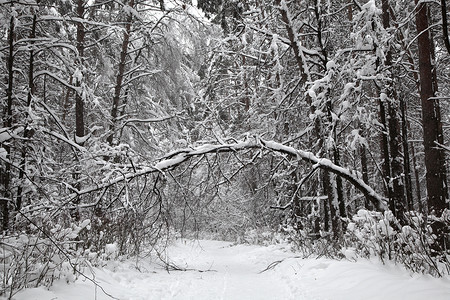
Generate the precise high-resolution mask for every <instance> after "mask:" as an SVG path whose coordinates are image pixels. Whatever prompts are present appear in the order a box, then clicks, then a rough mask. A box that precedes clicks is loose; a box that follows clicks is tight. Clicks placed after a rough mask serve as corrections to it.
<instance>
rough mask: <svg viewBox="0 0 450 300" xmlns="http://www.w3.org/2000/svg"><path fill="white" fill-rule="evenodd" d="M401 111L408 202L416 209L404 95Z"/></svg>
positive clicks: (408, 207) (411, 208) (401, 98)
mask: <svg viewBox="0 0 450 300" xmlns="http://www.w3.org/2000/svg"><path fill="white" fill-rule="evenodd" d="M400 112H401V119H402V144H403V169H404V170H405V172H404V173H405V191H406V204H407V206H406V207H407V209H408V210H414V206H413V195H412V179H411V165H410V157H409V145H408V123H407V122H408V121H407V118H406V102H405V100H404V99H403V97H400Z"/></svg>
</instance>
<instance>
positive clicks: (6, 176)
mask: <svg viewBox="0 0 450 300" xmlns="http://www.w3.org/2000/svg"><path fill="white" fill-rule="evenodd" d="M14 31H15V20H14V17H11V18H10V22H9V34H8V57H7V59H6V64H7V72H8V87H7V89H6V101H7V104H6V107H5V113H4V115H5V116H6V118H5V121H4V126H5V127H7V128H11V126H12V117H13V116H12V105H13V81H14V69H13V67H14ZM2 147H3V149H5V151H6V158H7V162H6V163H5V171H4V172H2V174H1V181H2V182H1V183H2V185H3V189H4V191H3V199H2V201H1V203H2V230H3V232H7V231H8V228H9V201H10V200H11V199H10V198H11V192H10V190H9V189H10V181H11V164H10V163H9V162H8V161H9V160H10V155H11V147H10V145H9V143H8V141H6V143H4V145H2Z"/></svg>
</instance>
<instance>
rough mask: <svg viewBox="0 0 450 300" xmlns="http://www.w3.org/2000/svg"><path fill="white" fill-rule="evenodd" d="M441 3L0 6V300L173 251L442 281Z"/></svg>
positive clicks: (116, 0)
mask: <svg viewBox="0 0 450 300" xmlns="http://www.w3.org/2000/svg"><path fill="white" fill-rule="evenodd" d="M446 2H448V1H446V0H434V1H422V0H421V1H419V0H415V1H404V0H401V1H395V0H272V1H269V0H244V1H237V0H229V1H223V0H198V1H191V0H158V1H156V0H0V25H1V26H0V74H1V75H0V76H1V80H0V97H1V99H2V101H1V103H0V108H1V110H0V114H1V121H2V125H1V126H2V127H1V129H0V172H1V173H0V221H1V223H0V227H1V237H0V269H1V272H0V298H1V297H5V298H6V299H13V297H14V295H16V294H17V293H18V292H20V291H21V290H23V289H25V288H33V287H50V286H52V285H53V284H54V283H55V282H58V281H60V280H63V281H67V282H74V281H76V280H78V279H84V280H88V279H89V278H90V277H89V276H88V275H86V274H87V273H89V272H88V270H89V269H92V268H94V267H100V268H101V267H102V266H104V265H105V264H108V263H110V262H111V260H117V261H119V260H121V259H126V258H128V259H130V258H133V259H137V260H139V259H145V258H148V257H152V259H156V258H158V259H160V260H161V262H164V263H165V264H166V268H170V267H172V268H173V265H171V264H170V263H169V260H168V259H166V258H165V256H164V255H163V254H162V253H163V252H164V249H165V248H166V246H168V245H171V244H172V243H173V241H175V240H177V239H180V238H183V239H197V238H201V239H209V240H211V239H213V240H221V241H228V242H233V243H250V244H259V245H276V244H278V245H279V244H286V245H289V247H290V251H293V253H296V255H298V256H302V257H325V258H327V259H335V260H342V259H344V260H345V259H347V260H358V259H370V260H373V259H377V260H378V261H380V262H382V263H394V264H397V265H398V266H401V268H404V269H406V270H408V272H411V273H417V274H426V275H427V276H433V277H448V276H449V275H450V210H449V203H450V200H449V194H448V182H449V181H448V178H447V177H448V176H449V173H448V169H449V166H447V162H448V161H449V155H450V153H449V152H450V40H449V34H448V31H449V29H448V26H449V25H450V21H449V20H448V18H449V17H450V4H449V3H446ZM275 256H276V255H275ZM264 257H265V258H267V257H266V256H264ZM276 259H277V257H275V258H274V261H275V260H276ZM284 259H285V258H283V260H284ZM273 267H274V266H272V267H271V268H273ZM287 269H288V268H286V270H287ZM296 274H297V273H296ZM441 279H442V278H441ZM89 280H91V279H89ZM92 280H94V281H95V279H92ZM92 280H91V281H92ZM99 288H100V287H99ZM130 299H131V298H130ZM139 299H141V298H139ZM143 299H144V298H143ZM180 299H182V298H180ZM272 299H273V298H272ZM347 299H350V298H347Z"/></svg>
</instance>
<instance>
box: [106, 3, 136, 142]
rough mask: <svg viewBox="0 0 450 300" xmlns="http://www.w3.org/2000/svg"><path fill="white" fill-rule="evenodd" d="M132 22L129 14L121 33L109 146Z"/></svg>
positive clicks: (132, 4) (112, 136)
mask: <svg viewBox="0 0 450 300" xmlns="http://www.w3.org/2000/svg"><path fill="white" fill-rule="evenodd" d="M129 6H130V7H132V8H133V7H134V0H130V3H129ZM132 21H133V15H132V13H131V12H130V13H129V15H128V18H127V21H126V22H127V23H126V25H125V32H124V33H123V41H122V49H121V52H120V62H119V72H118V73H117V77H116V85H115V87H114V96H113V101H112V102H113V103H112V109H111V125H110V127H109V131H110V134H109V136H108V137H107V138H106V141H107V142H108V143H109V145H111V146H112V145H113V144H114V131H115V127H116V126H115V123H116V122H117V116H118V109H119V104H120V94H121V91H122V85H123V77H124V74H125V65H126V59H127V55H128V44H129V42H130V33H131V23H132Z"/></svg>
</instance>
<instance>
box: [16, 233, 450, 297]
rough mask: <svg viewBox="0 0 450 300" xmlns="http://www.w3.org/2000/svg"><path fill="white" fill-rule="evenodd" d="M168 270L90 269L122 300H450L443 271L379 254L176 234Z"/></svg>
mask: <svg viewBox="0 0 450 300" xmlns="http://www.w3.org/2000/svg"><path fill="white" fill-rule="evenodd" d="M167 255H168V257H170V261H171V265H172V266H177V268H179V269H182V270H167V269H166V268H165V267H164V266H163V265H162V263H160V262H158V261H156V260H154V261H150V258H149V259H148V260H147V261H145V260H142V261H140V262H139V264H138V266H139V268H137V267H136V265H137V264H136V263H135V262H133V261H122V262H118V261H110V262H109V263H108V265H106V266H105V267H103V268H101V269H94V273H95V279H96V281H97V282H98V283H99V284H100V285H101V286H102V288H103V289H104V290H105V291H106V292H107V293H109V294H110V295H112V296H114V297H115V298H117V299H121V300H132V299H133V300H149V299H196V300H201V299H207V300H208V299H239V300H243V299H252V300H256V299H271V300H272V299H299V300H301V299H304V300H312V299H315V300H319V299H323V300H325V299H329V300H339V299H342V300H344V299H345V300H352V299H355V300H361V299H365V300H368V299H383V300H389V299H392V300H393V299H408V300H414V299H433V300H441V299H442V300H444V299H445V300H448V299H450V277H447V278H432V277H430V276H427V275H420V274H411V273H409V272H408V271H406V270H404V269H403V268H402V267H400V266H396V265H394V264H392V263H388V264H384V265H383V264H382V263H380V262H379V261H378V260H372V261H369V260H358V262H352V261H348V260H342V261H335V260H330V259H325V258H320V259H314V258H308V259H302V258H299V257H298V256H297V254H295V253H293V252H291V251H290V250H289V248H288V246H282V245H273V246H254V245H233V244H231V243H228V242H220V241H207V240H201V241H191V240H180V241H178V242H177V243H176V244H174V245H172V246H170V247H169V248H168V253H167ZM13 299H15V300H34V299H36V300H38V299H39V300H51V299H52V300H55V299H64V300H79V299H81V300H89V299H95V300H103V299H111V298H110V297H108V296H107V295H105V294H104V293H103V292H102V291H101V289H100V288H95V287H94V286H93V284H92V283H91V282H89V281H87V280H83V279H81V278H80V279H79V280H78V281H76V282H75V283H71V284H67V283H65V282H64V281H59V282H56V283H55V284H54V285H53V286H52V287H51V288H50V289H46V288H42V287H41V288H34V289H26V290H24V291H21V292H19V293H18V294H16V295H15V296H14V298H13Z"/></svg>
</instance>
